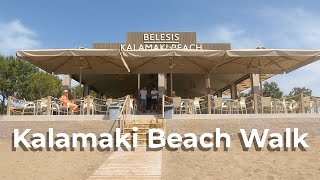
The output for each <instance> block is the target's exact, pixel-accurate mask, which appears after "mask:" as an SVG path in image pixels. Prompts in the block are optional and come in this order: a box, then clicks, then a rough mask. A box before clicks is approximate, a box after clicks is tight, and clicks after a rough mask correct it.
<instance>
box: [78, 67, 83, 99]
mask: <svg viewBox="0 0 320 180" xmlns="http://www.w3.org/2000/svg"><path fill="white" fill-rule="evenodd" d="M79 83H80V96H79V97H80V98H82V97H83V92H82V84H81V83H82V67H80V78H79Z"/></svg>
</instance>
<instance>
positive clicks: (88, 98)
mask: <svg viewBox="0 0 320 180" xmlns="http://www.w3.org/2000/svg"><path fill="white" fill-rule="evenodd" d="M90 99H91V98H90V95H88V96H86V101H87V115H90V114H91V113H90Z"/></svg>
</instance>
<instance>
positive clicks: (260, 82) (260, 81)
mask: <svg viewBox="0 0 320 180" xmlns="http://www.w3.org/2000/svg"><path fill="white" fill-rule="evenodd" d="M259 85H260V96H262V95H263V93H262V80H261V69H260V67H259Z"/></svg>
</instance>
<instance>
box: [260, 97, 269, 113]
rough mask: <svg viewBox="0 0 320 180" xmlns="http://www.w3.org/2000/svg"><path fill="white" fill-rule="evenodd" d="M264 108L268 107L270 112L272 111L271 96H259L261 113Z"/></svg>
mask: <svg viewBox="0 0 320 180" xmlns="http://www.w3.org/2000/svg"><path fill="white" fill-rule="evenodd" d="M265 109H270V113H272V101H271V97H261V112H262V114H264V110H265Z"/></svg>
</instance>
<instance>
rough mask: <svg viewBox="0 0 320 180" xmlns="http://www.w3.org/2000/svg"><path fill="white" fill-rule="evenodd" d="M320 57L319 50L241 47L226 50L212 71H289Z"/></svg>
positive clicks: (275, 72)
mask: <svg viewBox="0 0 320 180" xmlns="http://www.w3.org/2000/svg"><path fill="white" fill-rule="evenodd" d="M319 59H320V50H293V49H241V50H227V51H226V55H225V58H224V60H223V62H221V63H220V64H219V65H218V66H216V68H215V69H214V70H213V73H221V72H222V71H223V72H224V73H233V74H236V73H239V74H259V79H260V89H261V88H262V84H261V74H283V73H289V72H291V71H293V70H295V69H297V68H300V67H302V66H305V65H307V64H310V63H312V62H315V61H317V60H319Z"/></svg>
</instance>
